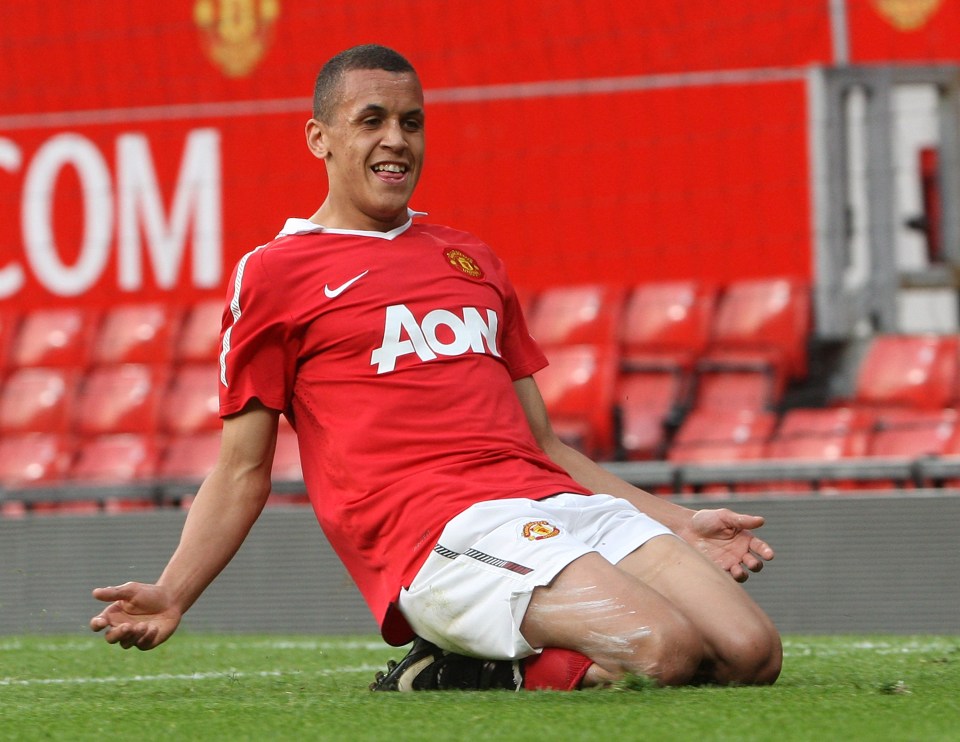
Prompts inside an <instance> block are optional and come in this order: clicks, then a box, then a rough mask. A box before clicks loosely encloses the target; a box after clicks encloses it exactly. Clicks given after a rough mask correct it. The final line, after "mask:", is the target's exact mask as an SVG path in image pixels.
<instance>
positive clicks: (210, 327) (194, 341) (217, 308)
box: [174, 299, 225, 363]
mask: <svg viewBox="0 0 960 742" xmlns="http://www.w3.org/2000/svg"><path fill="white" fill-rule="evenodd" d="M224 308H225V307H224V301H223V300H222V299H205V300H203V301H199V302H197V303H196V304H194V305H193V306H192V307H190V309H189V310H188V311H187V313H186V316H185V317H184V319H183V324H182V325H181V326H180V332H179V335H178V336H177V341H176V350H175V353H174V356H175V359H176V361H178V362H181V363H197V362H215V361H216V360H217V357H218V356H219V354H220V323H221V318H222V317H223V311H224Z"/></svg>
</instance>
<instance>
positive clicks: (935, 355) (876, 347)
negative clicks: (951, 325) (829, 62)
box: [853, 335, 960, 409]
mask: <svg viewBox="0 0 960 742" xmlns="http://www.w3.org/2000/svg"><path fill="white" fill-rule="evenodd" d="M958 349H960V342H958V337H957V336H956V335H878V336H876V337H875V338H873V340H872V341H871V342H870V345H869V347H868V348H867V351H866V354H865V355H864V357H863V359H862V360H861V361H860V366H859V369H858V373H857V378H856V382H855V388H854V393H853V402H854V403H855V404H858V405H864V406H873V407H881V406H906V407H917V408H934V409H938V408H942V407H947V406H949V405H951V404H953V403H954V402H955V401H956V399H957V392H958V386H957V384H958V371H960V350H958Z"/></svg>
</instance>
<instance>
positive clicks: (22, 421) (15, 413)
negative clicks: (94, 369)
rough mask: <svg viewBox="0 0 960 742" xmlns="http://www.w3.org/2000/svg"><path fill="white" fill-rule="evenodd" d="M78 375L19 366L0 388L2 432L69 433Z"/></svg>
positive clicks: (0, 429)
mask: <svg viewBox="0 0 960 742" xmlns="http://www.w3.org/2000/svg"><path fill="white" fill-rule="evenodd" d="M77 380H78V374H77V372H76V371H73V370H71V369H64V368H29V367H27V368H19V369H16V370H14V371H13V372H12V373H11V374H10V376H9V377H8V378H7V380H6V381H5V382H4V384H3V386H2V389H0V435H7V434H10V433H66V432H67V431H68V430H69V429H70V427H71V412H72V409H73V405H74V402H75V398H76V389H77Z"/></svg>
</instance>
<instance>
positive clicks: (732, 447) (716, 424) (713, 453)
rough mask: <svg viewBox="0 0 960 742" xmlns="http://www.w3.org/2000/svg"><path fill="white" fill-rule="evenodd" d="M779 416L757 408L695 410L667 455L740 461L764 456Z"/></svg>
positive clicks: (690, 459)
mask: <svg viewBox="0 0 960 742" xmlns="http://www.w3.org/2000/svg"><path fill="white" fill-rule="evenodd" d="M776 420H777V418H776V415H775V414H773V413H772V412H766V411H757V410H692V411H691V412H690V414H689V415H687V417H686V419H685V420H684V421H683V423H682V424H681V426H680V428H679V430H678V431H677V435H676V437H675V438H674V440H673V443H672V444H671V446H670V450H669V451H668V453H667V458H668V460H670V461H674V462H695V461H710V462H723V461H740V460H744V459H758V458H762V456H763V453H764V448H765V446H766V443H767V440H768V439H769V438H770V436H771V434H772V433H773V429H774V426H775V425H776Z"/></svg>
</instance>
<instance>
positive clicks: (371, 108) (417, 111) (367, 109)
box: [352, 103, 424, 119]
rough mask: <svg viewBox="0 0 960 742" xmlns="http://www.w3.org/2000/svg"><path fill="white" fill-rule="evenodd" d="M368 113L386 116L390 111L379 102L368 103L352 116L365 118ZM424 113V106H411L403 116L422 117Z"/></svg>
mask: <svg viewBox="0 0 960 742" xmlns="http://www.w3.org/2000/svg"><path fill="white" fill-rule="evenodd" d="M368 113H376V114H379V115H381V116H385V115H386V114H387V113H389V112H388V111H387V109H386V108H385V107H384V106H381V105H379V104H378V103H368V104H367V105H365V106H364V107H363V108H361V109H360V110H359V111H357V112H356V113H355V114H354V115H353V117H352V118H353V119H359V118H363V117H364V116H365V115H366V114H368ZM423 115H424V111H423V109H422V108H411V109H410V110H409V111H404V112H403V113H402V114H401V117H407V116H421V117H422V116H423Z"/></svg>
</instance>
